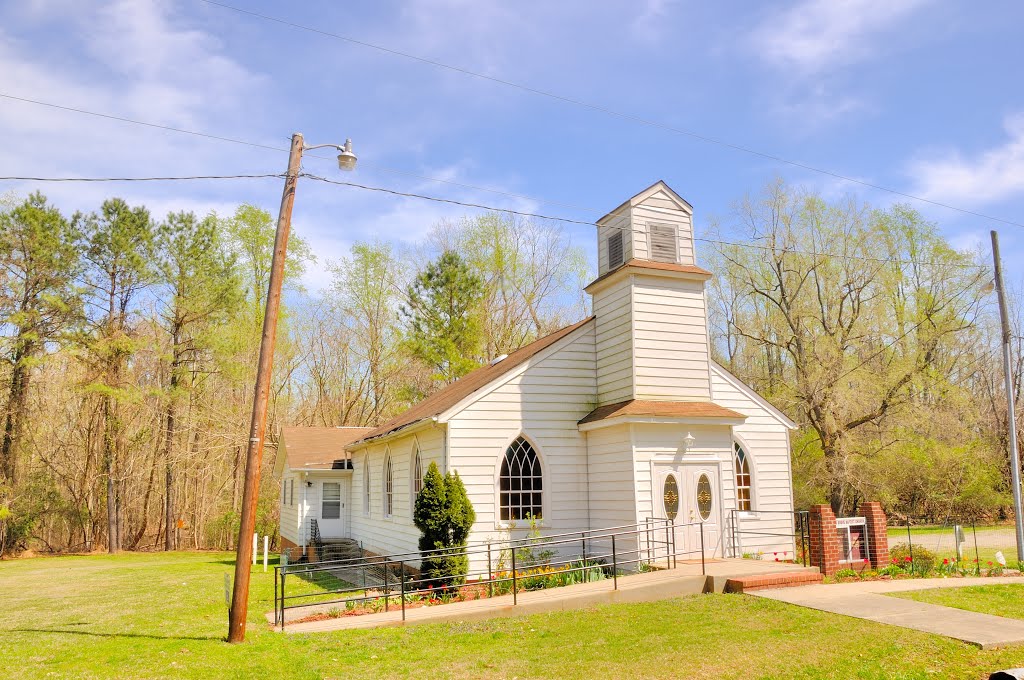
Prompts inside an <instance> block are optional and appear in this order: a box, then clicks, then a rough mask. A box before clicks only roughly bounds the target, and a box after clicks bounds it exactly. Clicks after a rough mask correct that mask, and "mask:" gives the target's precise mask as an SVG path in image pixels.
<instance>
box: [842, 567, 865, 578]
mask: <svg viewBox="0 0 1024 680" xmlns="http://www.w3.org/2000/svg"><path fill="white" fill-rule="evenodd" d="M836 578H860V574H858V573H857V571H856V570H855V569H840V570H839V571H837V572H836Z"/></svg>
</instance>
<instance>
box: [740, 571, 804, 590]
mask: <svg viewBox="0 0 1024 680" xmlns="http://www.w3.org/2000/svg"><path fill="white" fill-rule="evenodd" d="M821 582H822V576H821V574H820V573H819V572H816V571H815V572H810V571H805V572H797V573H795V574H760V575H758V576H739V577H737V578H731V579H728V580H727V581H726V582H725V592H727V593H748V592H750V591H751V590H764V589H766V588H789V587H792V586H808V585H812V584H814V583H821Z"/></svg>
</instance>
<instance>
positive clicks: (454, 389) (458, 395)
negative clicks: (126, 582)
mask: <svg viewBox="0 0 1024 680" xmlns="http://www.w3.org/2000/svg"><path fill="white" fill-rule="evenodd" d="M593 319H594V317H592V316H591V317H588V318H586V319H584V320H583V321H580V322H579V323H575V324H573V325H571V326H566V327H565V328H563V329H561V330H558V331H555V332H554V333H552V334H550V335H546V336H544V337H543V338H540V339H538V340H534V341H533V342H531V343H530V344H529V345H525V346H523V347H520V348H519V349H517V350H516V351H515V352H512V353H511V354H509V355H508V356H507V357H505V358H504V359H502V360H501V361H499V362H497V363H494V364H489V365H487V366H481V367H480V368H478V369H476V370H475V371H472V372H471V373H468V374H466V375H464V376H463V377H461V378H459V379H458V380H456V381H455V382H453V383H452V384H451V385H448V386H447V387H445V388H443V389H441V390H438V391H437V392H434V393H433V394H432V395H430V396H429V397H427V398H426V399H424V400H423V401H421V402H419V403H418V404H415V405H414V406H412V407H411V408H409V409H408V410H407V411H405V412H404V413H402V414H401V415H399V416H398V417H396V418H393V419H391V420H389V421H388V422H386V423H384V424H383V425H381V426H380V427H378V428H376V429H374V430H372V431H371V432H369V433H368V434H366V435H364V436H363V437H362V438H361V439H360V440H359V441H358V442H353V443H362V442H365V441H366V440H368V439H373V438H374V437H380V436H383V435H385V434H389V433H391V432H394V431H395V430H400V429H402V428H403V427H407V426H409V425H412V424H413V423H417V422H419V421H421V420H424V419H426V418H432V417H434V416H437V415H440V414H441V413H444V412H445V411H447V410H448V409H450V408H451V407H452V406H455V405H456V404H458V403H459V402H460V401H462V400H463V399H465V398H466V397H468V396H469V395H471V394H473V393H474V392H476V391H477V390H479V389H482V388H484V387H486V386H487V385H489V384H490V383H491V382H492V381H494V380H495V379H497V378H499V377H501V376H502V375H504V374H505V373H508V372H509V371H511V370H512V369H514V368H515V367H516V366H519V365H520V364H522V363H525V362H526V361H529V360H530V359H532V358H533V357H534V356H536V355H537V354H538V353H540V352H541V351H543V350H545V349H547V348H548V347H550V346H551V345H553V344H555V343H556V342H558V341H559V340H561V339H562V338H564V337H565V336H567V335H569V334H570V333H572V332H573V331H575V330H577V329H578V328H582V327H583V326H585V325H586V324H588V323H589V322H590V321H592V320H593Z"/></svg>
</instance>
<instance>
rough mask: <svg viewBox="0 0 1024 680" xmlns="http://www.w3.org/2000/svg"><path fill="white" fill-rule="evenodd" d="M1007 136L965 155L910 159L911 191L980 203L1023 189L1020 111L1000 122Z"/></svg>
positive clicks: (1023, 143) (954, 153)
mask: <svg viewBox="0 0 1024 680" xmlns="http://www.w3.org/2000/svg"><path fill="white" fill-rule="evenodd" d="M1003 127H1004V129H1005V130H1006V134H1007V137H1008V139H1007V140H1006V142H1005V143H1003V144H1002V145H1000V146H996V147H993V148H991V149H988V150H986V151H983V152H981V153H978V154H976V155H975V156H973V157H965V156H964V155H963V154H962V153H961V152H959V151H950V152H947V153H946V154H944V155H941V156H935V157H932V158H921V159H919V160H916V161H913V162H911V163H910V166H909V169H908V173H909V174H910V176H911V177H912V178H913V180H914V182H915V189H914V193H915V194H917V195H920V196H923V197H924V198H928V199H931V200H938V201H942V202H946V203H961V204H970V205H980V204H984V203H992V202H995V201H1000V200H1003V199H1006V198H1010V197H1012V196H1016V195H1019V194H1022V193H1024V112H1018V113H1016V114H1013V115H1010V116H1007V117H1006V119H1005V120H1004V122H1003Z"/></svg>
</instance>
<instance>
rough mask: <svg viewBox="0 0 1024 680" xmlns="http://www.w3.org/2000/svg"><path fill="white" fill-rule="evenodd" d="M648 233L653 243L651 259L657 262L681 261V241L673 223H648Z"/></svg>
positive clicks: (674, 262)
mask: <svg viewBox="0 0 1024 680" xmlns="http://www.w3.org/2000/svg"><path fill="white" fill-rule="evenodd" d="M647 233H648V235H649V237H650V243H651V259H652V260H653V261H655V262H669V263H672V264H676V263H677V262H679V254H678V250H679V241H678V240H677V239H676V228H675V227H674V226H672V225H671V224H648V225H647Z"/></svg>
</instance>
